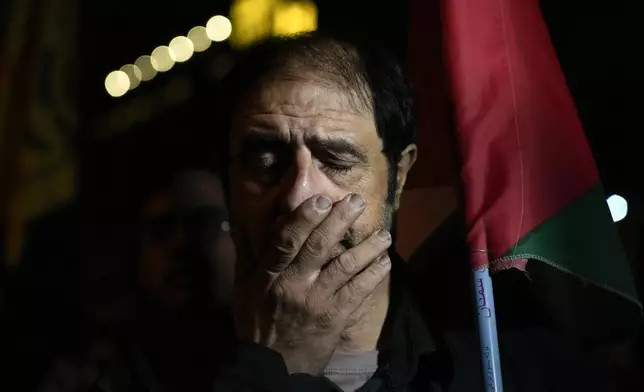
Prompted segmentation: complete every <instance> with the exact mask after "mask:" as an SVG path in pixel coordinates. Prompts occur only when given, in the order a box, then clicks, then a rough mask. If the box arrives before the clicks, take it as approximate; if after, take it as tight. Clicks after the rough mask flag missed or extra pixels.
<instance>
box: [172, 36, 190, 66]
mask: <svg viewBox="0 0 644 392" xmlns="http://www.w3.org/2000/svg"><path fill="white" fill-rule="evenodd" d="M168 47H169V48H170V51H171V52H172V53H174V59H175V61H176V62H178V63H183V62H184V61H188V60H189V59H190V57H192V55H193V53H194V52H195V48H194V44H193V43H192V41H190V39H188V38H187V37H183V36H179V37H175V38H173V39H172V41H170V45H168Z"/></svg>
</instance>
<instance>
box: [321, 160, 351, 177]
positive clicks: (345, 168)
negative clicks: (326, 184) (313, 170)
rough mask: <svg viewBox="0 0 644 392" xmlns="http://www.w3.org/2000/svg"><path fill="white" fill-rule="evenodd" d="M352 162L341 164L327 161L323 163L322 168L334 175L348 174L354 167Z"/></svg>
mask: <svg viewBox="0 0 644 392" xmlns="http://www.w3.org/2000/svg"><path fill="white" fill-rule="evenodd" d="M353 166H354V165H352V164H340V163H329V162H326V163H324V164H323V165H322V169H323V170H324V171H325V172H326V173H328V174H332V175H342V174H347V173H349V172H350V171H351V169H353Z"/></svg>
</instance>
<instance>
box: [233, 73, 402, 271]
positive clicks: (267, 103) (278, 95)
mask: <svg viewBox="0 0 644 392" xmlns="http://www.w3.org/2000/svg"><path fill="white" fill-rule="evenodd" d="M355 106H356V105H352V104H351V102H350V101H349V97H348V96H347V94H345V93H342V92H340V91H339V90H335V89H332V88H328V87H321V86H320V85H319V84H315V83H313V82H311V83H306V82H301V81H297V82H295V81H279V80H277V81H272V82H270V83H268V84H265V85H264V86H263V87H262V88H261V89H260V90H259V91H258V92H256V93H255V94H251V95H250V96H248V97H246V99H245V100H244V101H243V102H242V103H241V104H240V107H239V108H238V110H237V111H236V112H235V116H234V119H233V129H232V131H231V138H230V143H231V144H230V149H231V150H230V154H231V165H230V173H229V174H230V179H231V187H230V188H231V195H230V196H231V198H230V203H231V224H232V228H233V237H234V240H235V243H236V245H237V249H238V251H239V255H240V257H239V262H238V267H239V269H238V273H241V274H245V273H246V272H247V271H248V268H249V267H252V266H253V265H256V264H257V263H258V262H259V261H260V259H261V257H262V255H263V254H265V250H266V249H267V245H268V241H269V240H270V236H271V234H272V232H273V230H274V229H275V228H276V226H277V223H278V222H279V221H280V219H281V218H282V217H284V216H285V215H287V214H289V213H290V212H291V211H293V210H294V209H295V208H297V207H298V206H299V205H300V204H301V203H302V202H303V201H305V200H307V199H308V198H310V197H312V196H314V195H317V194H321V195H326V196H328V197H330V198H331V200H333V201H334V202H337V201H340V200H341V199H342V198H343V197H344V196H346V195H347V194H349V193H358V194H360V195H362V196H363V197H364V199H365V201H366V203H367V206H366V209H365V211H364V213H363V214H362V216H361V217H360V218H359V219H358V220H357V221H356V222H355V224H354V225H353V226H352V227H351V229H350V231H349V233H348V234H347V236H346V238H345V240H344V241H342V243H341V246H339V247H338V249H335V250H334V252H333V253H334V255H337V254H339V253H340V252H342V251H343V250H345V249H346V248H348V247H351V246H353V245H355V244H357V243H359V242H361V241H362V240H363V239H364V238H366V237H367V236H368V235H369V234H371V233H372V232H373V231H375V230H378V229H380V228H387V229H389V227H386V226H387V225H388V224H389V223H390V215H391V213H392V209H391V208H390V206H388V205H387V203H386V201H387V190H388V187H387V185H388V166H387V159H386V157H385V155H384V154H383V153H382V149H383V144H382V140H381V139H380V137H379V136H378V134H377V132H376V124H375V121H374V118H373V114H372V113H371V112H370V111H369V110H366V109H365V110H356V107H355Z"/></svg>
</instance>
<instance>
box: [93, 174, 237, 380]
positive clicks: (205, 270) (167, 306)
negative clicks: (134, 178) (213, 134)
mask: <svg viewBox="0 0 644 392" xmlns="http://www.w3.org/2000/svg"><path fill="white" fill-rule="evenodd" d="M163 174H166V175H167V179H166V180H165V181H164V182H161V186H160V187H159V188H157V189H155V191H154V192H152V193H151V194H148V196H147V197H146V198H145V201H144V203H143V205H142V209H141V215H140V216H141V219H140V222H141V226H140V228H141V230H140V239H139V247H138V249H139V252H138V271H137V273H136V277H137V288H138V294H137V297H138V300H137V312H136V319H135V323H134V327H133V330H132V331H131V332H132V333H133V334H132V339H131V345H130V348H131V351H130V352H129V353H127V354H129V357H128V356H127V355H126V356H124V357H123V358H120V360H121V362H120V364H119V365H117V366H115V367H114V368H112V370H111V371H109V372H107V373H106V374H105V376H104V378H102V379H101V380H99V382H98V384H97V385H98V386H99V387H102V388H103V389H104V390H105V391H111V392H120V391H123V392H126V391H129V390H130V389H129V388H133V387H134V386H136V385H138V386H139V387H141V388H146V389H147V390H148V391H150V392H157V391H165V392H170V391H184V390H201V389H209V388H210V387H211V386H212V382H213V377H214V374H213V369H216V368H217V367H218V366H219V365H218V364H219V363H220V361H221V359H222V358H220V357H219V351H220V350H223V347H224V346H226V345H227V342H228V341H229V340H230V339H229V336H231V335H232V330H231V324H230V317H229V307H228V304H229V302H230V294H231V289H232V281H233V269H234V262H235V260H234V256H235V250H234V246H233V244H232V241H231V238H230V235H229V233H228V216H227V212H226V209H225V206H224V198H223V193H222V188H221V184H220V182H219V179H218V178H217V177H216V176H215V175H213V174H211V173H208V172H205V171H202V170H195V169H184V170H178V171H177V172H176V173H174V174H168V173H163ZM117 363H119V361H117ZM195 364H196V366H195ZM123 365H124V366H123Z"/></svg>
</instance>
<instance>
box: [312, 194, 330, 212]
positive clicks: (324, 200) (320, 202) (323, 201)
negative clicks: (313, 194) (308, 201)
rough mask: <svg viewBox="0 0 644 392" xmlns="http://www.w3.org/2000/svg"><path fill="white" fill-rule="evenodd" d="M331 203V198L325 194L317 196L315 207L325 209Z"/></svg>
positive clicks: (320, 209)
mask: <svg viewBox="0 0 644 392" xmlns="http://www.w3.org/2000/svg"><path fill="white" fill-rule="evenodd" d="M331 204H332V203H331V199H329V198H328V197H326V196H319V197H318V199H317V200H316V201H315V208H317V209H318V210H319V211H326V210H328V209H329V208H331Z"/></svg>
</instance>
